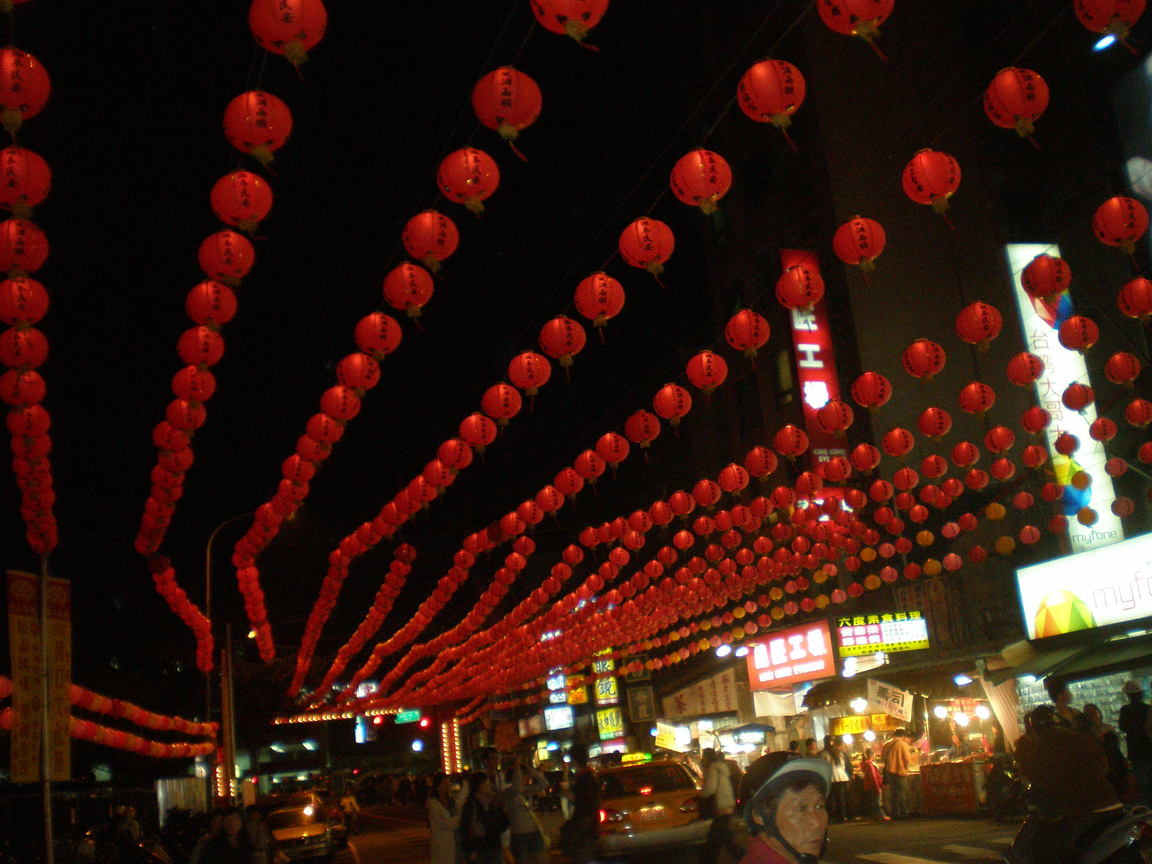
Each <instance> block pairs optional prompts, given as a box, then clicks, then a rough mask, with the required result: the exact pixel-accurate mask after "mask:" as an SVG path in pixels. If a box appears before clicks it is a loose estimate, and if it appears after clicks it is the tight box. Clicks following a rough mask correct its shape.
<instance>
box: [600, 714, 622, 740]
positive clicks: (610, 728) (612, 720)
mask: <svg viewBox="0 0 1152 864" xmlns="http://www.w3.org/2000/svg"><path fill="white" fill-rule="evenodd" d="M596 731H597V732H599V733H600V740H601V741H608V740H610V739H612V738H619V737H620V736H621V735H623V734H624V715H623V714H622V713H621V712H620V709H619V708H601V709H600V710H599V711H597V712H596Z"/></svg>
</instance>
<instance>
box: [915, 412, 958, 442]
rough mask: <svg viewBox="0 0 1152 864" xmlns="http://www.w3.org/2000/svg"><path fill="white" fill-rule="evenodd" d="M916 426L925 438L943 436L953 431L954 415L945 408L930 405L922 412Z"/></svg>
mask: <svg viewBox="0 0 1152 864" xmlns="http://www.w3.org/2000/svg"><path fill="white" fill-rule="evenodd" d="M916 427H917V428H918V429H919V430H920V433H921V434H922V435H923V436H924V437H925V438H942V437H943V436H945V435H947V434H948V433H949V432H950V431H952V415H950V414H949V413H948V412H947V411H945V410H944V409H943V408H936V407H935V406H930V407H928V408H925V409H924V410H923V411H921V412H920V416H919V417H918V418H916Z"/></svg>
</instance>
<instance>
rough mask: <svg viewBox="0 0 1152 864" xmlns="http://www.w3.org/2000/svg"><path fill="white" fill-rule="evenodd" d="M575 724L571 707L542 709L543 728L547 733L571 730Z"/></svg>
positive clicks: (557, 706) (560, 706) (554, 706)
mask: <svg viewBox="0 0 1152 864" xmlns="http://www.w3.org/2000/svg"><path fill="white" fill-rule="evenodd" d="M575 723H576V720H575V717H574V716H573V714H572V706H571V705H550V706H548V707H547V708H545V709H544V728H545V729H547V730H548V731H549V732H552V731H554V730H556V729H571V728H572V727H573V726H574V725H575Z"/></svg>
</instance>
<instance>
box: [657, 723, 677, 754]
mask: <svg viewBox="0 0 1152 864" xmlns="http://www.w3.org/2000/svg"><path fill="white" fill-rule="evenodd" d="M656 746H657V747H659V748H660V749H661V750H674V751H675V752H677V753H679V752H681V750H682V749H683V748H681V747H680V744H679V743H678V742H677V741H676V727H675V726H669V725H668V724H667V723H657V724H656Z"/></svg>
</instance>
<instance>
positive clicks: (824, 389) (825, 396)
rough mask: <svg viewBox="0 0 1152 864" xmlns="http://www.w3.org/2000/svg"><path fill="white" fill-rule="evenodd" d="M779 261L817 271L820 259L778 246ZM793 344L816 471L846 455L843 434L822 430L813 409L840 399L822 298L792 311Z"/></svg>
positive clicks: (812, 461)
mask: <svg viewBox="0 0 1152 864" xmlns="http://www.w3.org/2000/svg"><path fill="white" fill-rule="evenodd" d="M780 263H781V264H782V265H783V267H784V269H788V268H789V267H795V266H797V265H799V264H803V265H804V266H805V267H808V268H809V269H811V270H815V271H816V272H817V273H819V272H820V262H819V260H818V259H817V257H816V253H815V252H805V251H802V250H799V249H781V250H780ZM792 346H793V351H794V352H795V356H796V377H797V379H798V380H799V385H800V401H801V403H802V404H803V406H804V430H805V431H806V432H807V433H808V441H809V448H808V453H809V456H810V458H811V463H812V468H813V470H815V468H816V466H818V465H819V464H820V463H821V462H827V461H828V460H829V459H831V458H832V457H833V456H847V455H848V447H847V441H846V439H845V438H844V436H843V435H836V434H834V433H831V432H826V431H824V429H822V428H821V427H820V424H819V423H818V422H817V421H816V412H817V411H819V410H820V409H821V408H823V407H824V406H825V405H826V404H828V400H830V399H839V398H840V384H839V382H838V381H837V378H836V350H835V348H834V347H833V345H832V331H831V328H829V326H828V310H827V308H826V307H825V305H824V301H823V300H821V301H820V302H818V303H814V304H812V307H811V308H810V309H793V310H792Z"/></svg>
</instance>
